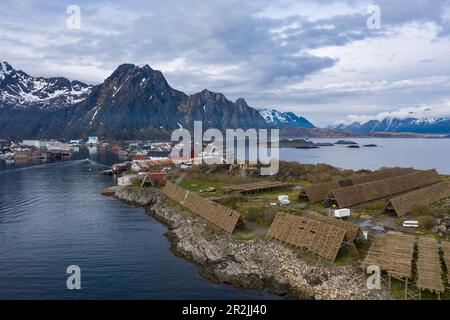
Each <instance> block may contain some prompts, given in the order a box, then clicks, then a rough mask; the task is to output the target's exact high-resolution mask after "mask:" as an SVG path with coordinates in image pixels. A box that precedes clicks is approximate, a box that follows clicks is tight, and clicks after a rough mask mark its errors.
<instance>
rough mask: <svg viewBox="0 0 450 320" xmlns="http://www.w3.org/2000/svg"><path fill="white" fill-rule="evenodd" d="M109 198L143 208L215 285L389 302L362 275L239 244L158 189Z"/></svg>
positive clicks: (257, 242) (262, 244)
mask: <svg viewBox="0 0 450 320" xmlns="http://www.w3.org/2000/svg"><path fill="white" fill-rule="evenodd" d="M114 196H115V197H116V198H118V199H119V200H121V201H126V202H128V203H133V204H136V205H140V206H146V207H147V210H148V212H149V214H150V215H152V216H153V217H155V218H156V219H157V220H159V221H160V222H162V223H164V224H166V225H167V226H168V227H169V231H168V233H167V236H168V238H169V239H170V241H171V246H172V251H173V252H174V253H176V254H177V255H179V256H182V257H184V258H186V259H188V260H190V261H193V262H194V263H196V264H198V265H199V266H200V267H201V274H202V275H203V276H204V277H206V278H208V279H210V280H212V281H214V282H218V283H226V284H232V285H234V286H237V287H242V288H250V289H258V290H270V291H271V292H273V293H275V294H278V295H282V296H285V297H289V298H300V299H388V298H389V294H388V293H387V292H386V291H383V290H369V289H367V287H366V280H365V277H364V276H363V275H362V273H361V272H360V271H358V270H357V269H355V268H354V267H352V266H339V267H337V266H333V265H326V264H322V263H318V262H315V261H313V260H312V259H307V258H305V257H302V256H301V255H300V254H299V253H298V252H296V251H295V250H293V249H290V248H287V247H286V246H284V245H283V244H280V243H277V242H274V241H272V240H270V239H267V238H265V237H261V238H257V239H253V240H250V241H238V240H236V239H234V238H233V236H232V235H228V234H224V233H222V232H220V231H219V230H215V229H213V227H212V226H211V225H208V224H207V223H206V222H205V221H203V220H201V219H200V218H198V217H196V216H194V215H192V214H190V213H189V212H184V210H183V209H181V208H180V209H178V208H175V207H174V206H173V204H172V203H171V202H170V200H167V199H165V197H164V195H162V194H161V193H160V192H159V191H158V190H155V189H145V190H143V191H142V192H140V191H138V190H133V189H130V188H118V189H117V190H116V192H115V195H114Z"/></svg>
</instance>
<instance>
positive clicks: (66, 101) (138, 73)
mask: <svg viewBox="0 0 450 320" xmlns="http://www.w3.org/2000/svg"><path fill="white" fill-rule="evenodd" d="M196 120H201V121H203V124H204V127H205V128H208V127H213V128H219V129H222V130H223V129H227V128H242V129H248V128H268V127H278V126H279V127H298V128H314V126H313V125H312V124H311V123H310V122H309V121H308V120H306V119H305V118H303V117H298V116H296V115H295V114H293V113H290V112H288V113H283V112H278V111H276V110H272V111H267V110H265V111H264V110H262V111H259V112H258V111H257V110H256V109H253V108H251V107H250V106H248V104H247V103H246V101H245V100H244V99H242V98H240V99H237V100H236V101H230V100H228V99H227V98H226V97H225V96H224V95H223V94H221V93H216V92H211V91H208V90H203V91H202V92H199V93H195V94H192V95H186V94H185V93H183V92H181V91H178V90H175V89H173V88H172V87H171V86H170V85H169V84H168V83H167V81H166V79H165V78H164V76H163V74H162V73H161V72H160V71H157V70H153V69H152V68H150V66H148V65H146V66H144V67H138V66H135V65H132V64H122V65H120V66H119V67H118V68H117V69H116V70H115V71H114V72H113V73H112V74H111V76H109V77H108V78H107V79H106V80H105V81H104V82H103V83H101V84H99V85H95V86H91V85H87V84H85V83H82V82H80V81H69V80H68V79H66V78H62V77H58V78H42V77H32V76H30V75H28V74H26V73H25V72H23V71H20V70H15V69H14V68H13V67H12V66H11V65H9V64H8V63H7V62H3V63H1V64H0V137H5V138H16V139H21V138H49V137H55V138H56V137H61V138H77V137H87V136H88V135H93V134H95V135H98V136H101V137H104V138H111V139H137V138H167V137H170V134H171V132H172V131H173V130H174V129H176V128H180V127H184V128H192V127H193V123H194V121H196Z"/></svg>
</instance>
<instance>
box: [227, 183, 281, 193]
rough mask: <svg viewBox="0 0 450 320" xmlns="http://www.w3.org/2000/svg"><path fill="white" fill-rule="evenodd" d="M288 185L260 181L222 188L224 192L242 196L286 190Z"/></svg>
mask: <svg viewBox="0 0 450 320" xmlns="http://www.w3.org/2000/svg"><path fill="white" fill-rule="evenodd" d="M289 185H290V184H289V183H284V182H279V181H261V182H255V183H247V184H240V185H235V186H230V187H225V188H223V191H224V192H227V193H230V192H239V193H242V194H247V193H255V192H267V191H272V190H275V189H282V188H287V187H288V186H289Z"/></svg>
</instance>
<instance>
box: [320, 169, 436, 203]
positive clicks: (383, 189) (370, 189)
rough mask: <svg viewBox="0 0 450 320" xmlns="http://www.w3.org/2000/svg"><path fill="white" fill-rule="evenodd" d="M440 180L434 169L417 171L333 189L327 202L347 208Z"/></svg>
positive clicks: (426, 185)
mask: <svg viewBox="0 0 450 320" xmlns="http://www.w3.org/2000/svg"><path fill="white" fill-rule="evenodd" d="M438 182H441V178H440V176H439V174H438V173H437V172H436V170H429V171H417V172H414V173H411V174H406V175H401V176H398V177H393V178H388V179H383V180H377V181H372V182H368V183H363V184H359V185H354V186H348V187H344V188H339V189H333V190H332V191H331V193H330V195H329V197H328V204H330V205H337V206H338V207H339V208H349V207H353V206H356V205H359V204H363V203H366V202H370V201H374V200H378V199H382V198H386V197H389V196H394V195H397V194H399V193H402V192H407V191H411V190H415V189H419V188H423V187H428V186H430V185H433V184H435V183H438Z"/></svg>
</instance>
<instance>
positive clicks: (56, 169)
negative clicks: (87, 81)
mask: <svg viewBox="0 0 450 320" xmlns="http://www.w3.org/2000/svg"><path fill="white" fill-rule="evenodd" d="M87 156H89V154H79V155H77V156H76V157H75V158H79V159H78V160H76V159H75V160H73V161H66V162H58V163H51V164H44V165H37V166H31V167H23V168H22V167H14V168H7V169H5V168H3V170H2V169H0V299H52V298H54V299H131V298H133V299H256V298H261V299H266V298H267V299H271V298H276V297H274V296H272V295H269V294H266V293H259V292H255V291H248V290H240V289H236V288H234V287H231V286H227V285H218V284H214V283H211V282H210V281H208V280H206V279H204V278H202V277H201V276H200V275H199V269H198V268H197V267H196V266H195V265H193V264H191V263H189V262H187V261H185V260H183V259H181V258H178V257H176V256H175V255H174V254H173V253H172V252H170V250H169V242H168V240H167V238H166V237H165V236H164V233H165V232H166V231H167V229H166V228H165V227H164V226H163V225H161V224H160V223H159V222H157V221H156V220H154V219H153V218H151V217H150V216H148V215H147V214H146V212H145V211H144V209H142V208H137V207H133V206H130V205H126V204H123V203H120V202H118V201H117V200H114V199H112V198H107V197H103V196H101V195H100V190H101V189H102V188H104V187H108V186H111V185H113V183H114V182H113V180H112V178H111V177H108V176H101V175H98V174H96V173H95V171H97V170H99V169H101V166H99V165H98V164H96V163H95V162H93V161H91V160H86V159H85V158H86V157H87ZM89 157H90V158H91V159H92V160H95V161H99V162H102V163H104V164H111V163H113V162H116V161H117V159H116V158H114V157H113V156H112V155H105V154H91V155H90V156H89ZM69 265H78V266H80V268H81V287H82V289H81V290H68V289H67V287H66V279H67V277H68V276H69V275H68V274H66V268H67V267H68V266H69Z"/></svg>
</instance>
